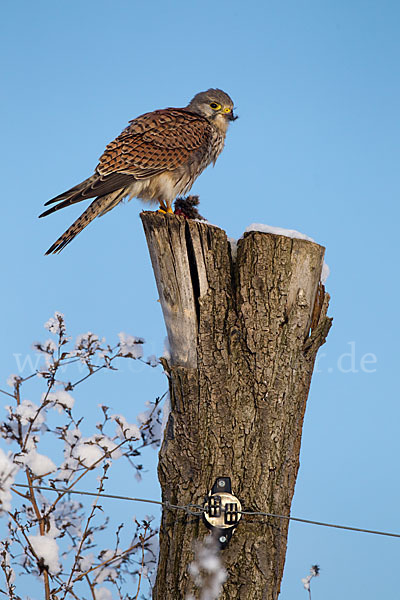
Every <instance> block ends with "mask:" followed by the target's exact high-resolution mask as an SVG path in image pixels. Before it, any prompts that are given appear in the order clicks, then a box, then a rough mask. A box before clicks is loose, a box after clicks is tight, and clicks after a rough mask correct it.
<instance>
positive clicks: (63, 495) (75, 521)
mask: <svg viewBox="0 0 400 600" xmlns="http://www.w3.org/2000/svg"><path fill="white" fill-rule="evenodd" d="M45 327H46V329H47V330H48V331H49V332H50V334H51V335H52V337H51V339H49V340H47V341H45V342H37V343H35V345H34V347H35V349H36V351H37V352H39V353H40V354H41V355H42V356H43V364H42V365H41V366H40V368H39V369H38V370H37V371H36V372H35V373H31V374H29V376H27V377H21V376H20V375H12V376H10V378H9V379H8V382H7V383H8V384H9V386H10V387H11V388H12V392H9V391H7V390H3V389H2V390H0V392H1V393H3V394H4V395H6V396H7V398H8V399H9V403H8V404H7V406H6V407H5V408H6V412H7V414H6V417H5V418H4V419H3V420H2V421H0V437H1V438H3V439H4V440H5V441H6V443H7V444H9V446H10V451H9V452H8V453H5V452H4V451H3V450H1V449H0V515H3V516H7V515H8V518H9V522H8V536H7V537H6V539H5V540H4V541H2V542H1V543H0V571H1V572H2V574H3V579H4V585H0V589H1V590H7V593H8V597H9V598H11V599H15V600H20V596H18V595H17V590H16V574H17V570H18V569H21V568H22V572H25V573H26V574H28V575H33V576H36V577H39V578H41V579H42V581H43V585H44V591H45V594H44V596H45V598H46V600H53V599H54V600H55V599H60V598H63V599H66V598H67V597H68V596H70V597H71V598H81V597H82V593H83V592H82V590H83V588H82V586H85V585H87V586H88V587H89V591H90V596H91V597H92V598H93V599H95V600H110V599H111V598H112V597H113V594H111V591H110V589H109V588H107V587H104V585H103V584H104V582H108V583H109V584H111V585H112V586H114V588H115V590H116V591H117V593H118V597H119V598H120V599H121V600H128V598H132V596H129V589H131V588H132V583H130V584H129V585H128V586H127V590H128V591H127V592H124V585H125V581H126V580H125V578H126V577H128V578H130V579H131V578H132V576H134V577H136V578H137V581H136V585H137V594H136V596H137V597H138V594H139V590H140V588H141V584H142V581H143V577H144V576H146V577H147V578H149V577H150V574H151V572H152V570H154V567H155V564H156V557H155V555H154V552H153V551H152V546H153V545H154V539H155V538H156V534H157V531H156V530H155V529H154V527H153V526H152V517H146V519H145V520H143V521H138V520H136V519H135V520H134V523H133V527H132V532H130V531H128V529H131V528H130V527H125V529H124V538H126V537H127V536H128V539H127V540H124V542H122V538H121V534H122V530H123V525H120V526H119V527H118V528H117V531H116V538H115V547H114V548H113V549H111V548H107V547H106V548H105V547H104V546H103V545H99V544H100V542H99V541H98V536H99V534H100V533H101V532H103V531H106V530H107V528H108V518H107V517H104V516H101V515H102V507H101V506H100V504H99V500H100V496H98V497H97V498H96V500H95V501H94V503H92V505H91V507H89V509H88V510H87V509H86V507H85V506H84V504H82V503H80V502H77V501H73V500H70V499H69V497H68V493H69V492H70V491H71V490H72V489H73V488H74V487H75V486H76V484H77V483H78V481H81V480H82V479H83V478H85V477H86V476H89V474H90V475H91V474H92V473H94V472H96V470H99V469H100V470H101V474H100V475H99V476H98V485H97V489H98V493H99V494H100V493H101V492H102V491H104V489H105V484H106V480H107V479H108V472H109V470H110V468H111V467H112V465H113V463H114V461H115V460H117V459H119V458H121V457H123V458H125V459H126V460H127V461H128V463H129V464H130V465H131V467H132V468H133V469H134V471H135V473H136V478H137V479H138V480H140V479H141V470H142V465H141V464H137V457H138V456H140V454H141V451H142V449H143V448H144V447H146V446H158V445H159V442H160V438H161V420H162V416H161V411H162V409H161V401H162V399H163V397H164V396H161V397H159V398H156V400H155V401H154V402H147V403H146V406H145V409H144V410H143V411H142V412H141V413H140V414H139V415H138V417H137V423H131V422H129V421H128V419H127V418H126V417H125V416H124V415H122V414H111V411H110V408H109V407H107V406H105V405H100V411H101V414H102V420H101V422H100V423H97V424H96V426H95V431H94V432H92V433H89V434H87V429H88V425H87V424H86V421H85V420H84V419H83V417H81V416H79V417H76V416H75V413H76V402H75V398H74V397H73V396H72V395H71V392H74V391H75V390H76V388H77V386H78V385H79V384H80V383H82V382H83V381H85V380H87V379H88V378H90V377H92V376H93V375H94V374H96V373H97V372H99V371H100V370H103V369H107V370H113V371H115V370H117V364H118V361H119V360H127V359H128V360H140V361H141V362H143V363H145V364H146V365H148V366H149V367H156V366H157V365H158V360H157V359H156V358H155V357H154V356H151V357H149V358H147V359H145V358H143V344H144V340H143V339H142V338H138V337H134V336H130V335H127V334H122V333H121V334H119V342H118V343H117V344H114V345H113V346H110V345H108V344H107V343H106V341H105V340H104V339H102V338H100V337H99V336H97V335H95V334H93V333H91V332H89V333H86V334H83V335H80V336H78V338H77V340H76V342H75V344H73V343H72V341H71V339H70V338H69V337H68V336H67V333H66V326H65V320H64V316H63V315H62V314H61V313H56V314H55V315H54V317H53V318H51V319H49V321H48V322H47V323H46V324H45ZM77 366H80V371H82V368H83V369H84V370H85V371H86V373H85V374H82V373H81V374H80V375H79V377H76V378H75V380H73V379H69V380H65V379H64V378H63V374H64V373H65V372H66V367H68V372H71V369H76V367H77ZM35 380H36V382H37V383H40V382H43V383H45V386H46V387H45V390H44V392H43V393H42V394H41V396H40V399H39V402H34V401H32V400H28V399H25V398H24V396H23V395H22V394H23V393H24V395H25V393H26V389H25V388H26V386H27V385H28V382H29V385H30V384H31V383H32V384H33V383H34V382H35ZM37 383H36V384H35V386H36V387H37ZM35 386H33V387H35ZM54 423H56V424H54ZM84 427H85V434H84ZM55 444H57V445H58V446H60V445H61V448H60V450H62V452H59V451H57V450H56V449H55ZM39 449H40V452H39ZM50 452H51V457H50V456H49V453H50ZM58 455H62V459H61V460H58V461H57V458H56V457H57V456H58ZM90 479H91V480H92V477H90ZM21 480H22V482H23V481H24V480H25V483H26V485H27V488H28V490H27V492H26V493H21V492H20V491H18V490H17V489H16V488H15V486H14V483H16V482H21ZM60 482H63V483H64V487H63V489H62V490H60V489H59V484H60ZM40 486H43V487H49V488H51V490H52V491H51V492H49V491H47V492H46V495H45V494H44V493H42V492H43V491H44V490H42V489H38V488H40ZM53 494H56V496H55V498H54V497H53ZM14 507H15V508H14ZM135 563H138V564H139V567H135V566H134V565H135ZM16 569H17V570H16Z"/></svg>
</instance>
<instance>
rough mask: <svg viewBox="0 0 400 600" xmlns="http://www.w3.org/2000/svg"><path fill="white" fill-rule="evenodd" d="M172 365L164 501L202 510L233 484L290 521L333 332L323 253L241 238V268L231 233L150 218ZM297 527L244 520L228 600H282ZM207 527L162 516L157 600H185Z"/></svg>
mask: <svg viewBox="0 0 400 600" xmlns="http://www.w3.org/2000/svg"><path fill="white" fill-rule="evenodd" d="M142 221H143V225H144V229H145V233H146V238H147V242H148V246H149V250H150V255H151V259H152V264H153V268H154V272H155V277H156V280H157V286H158V291H159V297H160V302H161V305H162V308H163V312H164V318H165V322H166V327H167V332H168V337H169V342H170V347H171V358H170V359H169V360H168V361H167V360H164V362H163V364H164V368H165V370H166V372H167V374H168V375H169V381H170V394H171V414H170V416H169V421H168V425H167V427H166V431H165V437H164V441H163V444H162V448H161V451H160V457H159V479H160V483H161V488H162V495H163V500H166V501H168V502H170V503H172V504H179V505H186V504H189V503H201V502H202V500H203V498H204V496H205V494H206V493H207V492H208V490H209V489H211V487H212V485H213V484H214V481H215V479H216V478H217V477H221V476H222V477H231V480H232V490H233V493H234V494H235V495H236V496H237V497H238V498H239V499H240V501H241V503H242V507H243V510H255V511H263V512H269V513H275V514H279V515H289V514H290V505H291V501H292V497H293V492H294V487H295V482H296V476H297V471H298V468H299V453H300V442H301V431H302V424H303V417H304V411H305V407H306V400H307V396H308V391H309V387H310V382H311V376H312V371H313V366H314V360H315V356H316V353H317V350H318V348H319V347H320V346H321V345H322V344H323V343H324V341H325V338H326V336H327V334H328V331H329V328H330V326H331V319H329V318H328V317H327V316H326V312H327V308H328V302H329V296H328V295H327V294H326V293H325V290H324V288H323V286H322V285H321V284H320V283H319V282H320V275H321V269H322V265H323V256H324V248H323V247H321V246H319V245H318V244H315V243H311V242H308V241H305V240H300V239H291V238H288V237H284V236H280V235H272V234H266V233H260V232H251V233H246V234H245V235H244V237H243V239H241V240H240V241H239V243H238V246H237V255H236V257H235V258H232V252H231V246H230V244H229V242H228V240H227V237H226V233H225V232H224V231H222V230H221V229H218V228H217V227H213V226H210V225H207V224H205V223H200V222H197V221H190V220H185V219H184V218H182V217H176V216H169V215H166V216H165V215H161V214H159V213H153V212H151V213H150V212H145V213H142ZM287 530H288V521H287V520H284V519H277V518H272V517H269V518H266V517H255V516H252V517H250V516H246V515H244V516H243V517H242V520H241V521H240V523H239V526H238V527H237V530H236V532H235V534H234V536H233V537H232V540H231V541H230V543H229V545H228V547H227V548H226V549H225V550H223V551H222V558H223V562H224V565H225V568H226V569H227V571H228V573H229V577H228V580H227V582H226V583H225V585H224V588H223V592H222V594H221V600H228V599H229V600H234V599H241V600H258V599H260V600H261V599H263V600H275V599H276V598H277V597H278V595H279V590H280V583H281V579H282V574H283V567H284V562H285V554H286V540H287ZM206 534H207V529H206V527H205V526H204V524H203V522H202V521H201V519H199V518H197V517H193V516H190V515H187V514H186V513H184V512H175V511H171V510H164V511H163V515H162V522H161V532H160V558H159V566H158V574H157V581H156V585H155V589H154V590H153V599H154V600H180V599H182V600H184V598H185V597H186V595H187V594H188V593H189V592H191V593H193V594H194V596H195V597H196V598H197V597H198V596H196V591H195V590H193V587H192V582H191V580H190V577H189V576H188V573H187V567H188V564H189V563H190V562H191V561H192V560H193V542H194V540H196V539H198V538H202V537H204V536H205V535H206Z"/></svg>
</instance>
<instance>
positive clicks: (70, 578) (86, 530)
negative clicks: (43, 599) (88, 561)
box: [63, 479, 103, 598]
mask: <svg viewBox="0 0 400 600" xmlns="http://www.w3.org/2000/svg"><path fill="white" fill-rule="evenodd" d="M102 487H103V479H101V480H100V485H99V493H100V492H101V491H102ZM98 501H99V497H98V496H97V498H96V499H95V500H94V502H93V505H92V510H91V511H90V514H89V517H88V519H87V521H86V526H85V529H84V531H83V533H82V536H81V540H80V542H79V546H78V550H77V551H76V553H75V560H74V564H73V565H72V569H71V572H70V574H69V577H68V581H67V583H66V586H65V587H66V591H65V594H64V596H63V597H64V598H66V597H67V595H68V592H69V587H70V585H71V582H72V580H73V575H74V573H75V570H76V568H77V564H78V560H79V558H80V555H81V551H82V547H83V543H84V541H85V540H86V537H87V532H88V529H89V525H90V522H91V520H92V519H93V517H94V513H95V511H96V507H97V503H98Z"/></svg>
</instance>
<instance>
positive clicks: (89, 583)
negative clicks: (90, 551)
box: [85, 575, 96, 600]
mask: <svg viewBox="0 0 400 600" xmlns="http://www.w3.org/2000/svg"><path fill="white" fill-rule="evenodd" d="M85 579H86V581H87V582H88V586H89V589H90V593H91V594H92V600H96V594H95V592H94V586H93V584H92V582H91V581H90V579H89V577H88V576H87V575H85Z"/></svg>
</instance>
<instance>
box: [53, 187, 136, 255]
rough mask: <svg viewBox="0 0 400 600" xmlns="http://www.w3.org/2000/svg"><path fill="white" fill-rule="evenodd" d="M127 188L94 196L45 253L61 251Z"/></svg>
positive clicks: (117, 200)
mask: <svg viewBox="0 0 400 600" xmlns="http://www.w3.org/2000/svg"><path fill="white" fill-rule="evenodd" d="M126 194H127V190H126V189H125V188H123V189H122V190H116V191H115V192H112V193H111V194H107V195H105V196H101V197H100V198H96V200H93V202H92V203H91V204H90V205H89V206H88V207H87V209H86V210H85V212H84V213H82V214H81V216H80V217H79V218H78V219H77V220H76V221H75V222H74V223H72V225H71V227H69V228H68V229H67V231H65V232H64V233H63V234H62V236H61V237H59V238H58V240H57V241H56V242H54V244H53V245H52V246H51V247H50V248H49V249H48V250H47V252H46V255H47V254H57V253H58V252H61V250H63V249H64V248H65V246H67V245H68V244H69V243H70V242H72V240H73V239H74V237H76V236H77V235H78V233H80V232H81V231H82V230H83V229H85V227H87V226H88V225H89V223H91V221H93V219H95V218H96V217H100V216H102V215H104V214H105V213H106V212H108V211H109V210H111V209H112V208H114V206H116V205H117V204H118V203H119V202H121V200H122V199H123V198H124V196H126Z"/></svg>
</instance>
